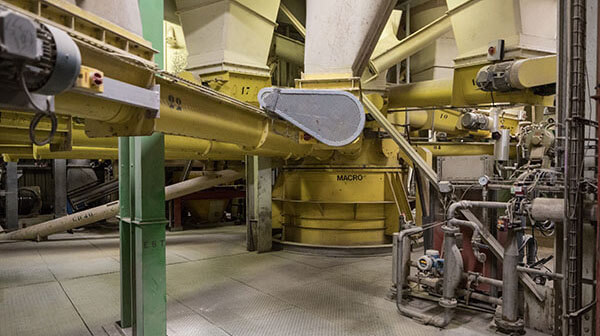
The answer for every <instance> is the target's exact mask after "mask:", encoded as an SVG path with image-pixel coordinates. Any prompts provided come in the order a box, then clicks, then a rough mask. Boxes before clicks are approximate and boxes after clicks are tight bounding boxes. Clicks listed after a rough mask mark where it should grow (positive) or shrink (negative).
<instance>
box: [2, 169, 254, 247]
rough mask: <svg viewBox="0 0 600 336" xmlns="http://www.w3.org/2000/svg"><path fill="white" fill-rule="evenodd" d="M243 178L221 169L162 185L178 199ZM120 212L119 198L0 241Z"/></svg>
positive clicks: (34, 235) (29, 236)
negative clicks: (165, 185)
mask: <svg viewBox="0 0 600 336" xmlns="http://www.w3.org/2000/svg"><path fill="white" fill-rule="evenodd" d="M242 177H243V174H242V173H240V172H237V171H233V170H223V171H219V172H215V173H214V174H210V175H205V176H200V177H196V178H193V179H190V180H186V181H183V182H180V183H176V184H172V185H170V186H167V187H166V188H165V200H167V201H168V200H171V199H174V198H179V197H181V196H185V195H187V194H191V193H195V192H197V191H201V190H204V189H207V188H211V187H214V186H217V185H219V184H223V183H230V182H233V181H235V180H237V179H240V178H242ZM118 213H119V201H115V202H111V203H108V204H104V205H101V206H98V207H95V208H92V209H87V210H84V211H81V212H77V213H74V214H71V215H68V216H64V217H60V218H56V219H53V220H50V221H47V222H44V223H40V224H37V225H33V226H29V227H26V228H23V229H20V230H16V231H13V232H9V233H5V234H0V240H29V239H35V240H39V239H41V238H44V237H47V236H49V235H51V234H55V233H59V232H64V231H67V230H71V229H75V228H78V227H81V226H85V225H88V224H92V223H96V222H98V221H101V220H105V219H108V218H111V217H115V216H116V215H117V214H118Z"/></svg>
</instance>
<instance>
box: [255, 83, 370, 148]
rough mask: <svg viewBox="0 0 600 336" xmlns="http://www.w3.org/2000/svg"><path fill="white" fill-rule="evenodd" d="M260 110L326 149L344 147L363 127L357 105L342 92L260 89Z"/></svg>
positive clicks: (361, 114)
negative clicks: (321, 144) (279, 119)
mask: <svg viewBox="0 0 600 336" xmlns="http://www.w3.org/2000/svg"><path fill="white" fill-rule="evenodd" d="M258 101H259V102H260V107H261V108H264V109H266V110H267V111H271V112H273V113H275V114H277V115H278V116H280V117H282V118H283V119H285V120H287V121H289V122H291V123H292V124H294V125H296V126H297V127H298V128H300V129H301V130H303V131H304V132H306V133H308V134H310V135H311V136H313V137H314V138H315V139H317V140H319V141H321V142H322V143H324V144H326V145H329V146H337V147H339V146H344V145H347V144H349V143H351V142H352V141H354V139H356V138H357V137H358V136H359V135H360V133H361V132H362V130H363V127H364V126H365V112H364V110H363V106H362V104H361V102H360V101H359V100H358V98H356V97H355V96H353V95H352V94H350V93H348V92H346V91H340V90H303V89H280V88H273V87H270V88H264V89H262V90H260V92H259V93H258Z"/></svg>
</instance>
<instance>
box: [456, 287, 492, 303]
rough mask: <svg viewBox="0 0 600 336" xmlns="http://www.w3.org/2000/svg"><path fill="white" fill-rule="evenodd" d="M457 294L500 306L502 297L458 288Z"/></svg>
mask: <svg viewBox="0 0 600 336" xmlns="http://www.w3.org/2000/svg"><path fill="white" fill-rule="evenodd" d="M458 294H460V295H461V296H467V297H470V298H473V299H475V300H478V301H482V302H486V303H490V304H494V305H497V306H501V305H502V299H500V298H496V297H493V296H489V295H485V294H481V293H476V292H471V291H468V290H465V289H459V290H458Z"/></svg>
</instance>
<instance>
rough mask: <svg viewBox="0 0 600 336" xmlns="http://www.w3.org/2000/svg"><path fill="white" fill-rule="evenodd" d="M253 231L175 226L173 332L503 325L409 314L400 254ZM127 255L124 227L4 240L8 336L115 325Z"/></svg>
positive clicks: (253, 333) (0, 307) (465, 329)
mask: <svg viewBox="0 0 600 336" xmlns="http://www.w3.org/2000/svg"><path fill="white" fill-rule="evenodd" d="M244 241H245V228H244V227H241V226H228V227H218V228H212V229H204V230H194V231H185V232H177V233H170V234H168V237H167V263H168V266H167V296H168V298H167V302H168V325H167V328H168V335H169V336H184V335H215V336H226V335H231V336H233V335H235V336H238V335H239V336H263V335H289V336H292V335H306V336H309V335H319V336H327V335H344V336H346V335H373V336H384V335H390V336H391V335H403V336H412V335H414V336H418V335H423V336H425V335H447V336H451V335H457V336H458V335H460V336H465V335H467V336H468V335H482V334H483V335H485V334H489V335H492V334H494V332H493V330H490V329H489V328H488V326H489V324H490V321H491V316H490V315H486V314H480V315H474V314H473V313H470V312H469V313H462V314H459V316H458V317H457V318H456V319H457V320H458V321H460V322H461V323H455V324H453V325H451V327H450V328H448V329H446V330H439V329H436V328H433V327H428V326H423V325H421V324H418V323H415V322H414V321H412V320H410V319H408V318H406V317H403V316H400V315H399V314H398V312H397V311H396V308H395V306H394V304H393V303H392V302H389V301H387V300H385V295H386V294H387V291H388V287H389V283H390V280H389V279H390V277H391V257H369V258H331V257H325V256H309V255H302V254H294V253H289V252H284V251H278V252H271V253H265V254H256V253H249V252H246V250H245V247H244ZM118 260H119V241H118V238H117V235H116V232H112V233H110V234H107V233H102V234H99V233H97V234H92V233H85V234H84V233H77V234H75V235H57V236H55V237H52V240H50V241H47V242H41V243H32V242H11V243H0V336H4V335H6V336H9V335H10V336H12V335H28V336H36V335H78V336H79V335H103V336H104V335H106V332H105V331H104V329H103V327H105V326H107V325H110V324H111V323H113V322H115V321H116V320H117V319H118V314H119V277H118V270H119V264H118ZM528 335H536V333H535V332H532V331H530V332H528Z"/></svg>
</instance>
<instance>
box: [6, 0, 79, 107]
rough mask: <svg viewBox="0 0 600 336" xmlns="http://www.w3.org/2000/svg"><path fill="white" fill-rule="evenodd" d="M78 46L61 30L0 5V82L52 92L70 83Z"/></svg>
mask: <svg viewBox="0 0 600 336" xmlns="http://www.w3.org/2000/svg"><path fill="white" fill-rule="evenodd" d="M80 65H81V54H80V52H79V48H78V47H77V45H76V44H75V42H74V41H73V39H71V38H70V37H69V35H68V34H67V33H65V32H64V31H62V30H60V29H57V28H54V27H52V26H50V25H46V24H43V23H40V22H36V21H34V20H32V19H30V18H28V17H26V16H24V15H21V14H18V13H15V12H13V11H8V10H2V8H1V7H0V85H1V86H3V87H10V88H13V89H22V85H21V80H22V77H24V81H25V84H26V85H25V86H26V87H27V89H28V90H29V91H30V92H32V93H36V94H40V95H50V96H51V95H56V94H59V93H61V92H63V91H65V90H67V89H69V88H71V87H72V86H73V84H74V83H75V80H76V79H77V76H78V75H79V68H80Z"/></svg>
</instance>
